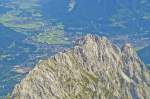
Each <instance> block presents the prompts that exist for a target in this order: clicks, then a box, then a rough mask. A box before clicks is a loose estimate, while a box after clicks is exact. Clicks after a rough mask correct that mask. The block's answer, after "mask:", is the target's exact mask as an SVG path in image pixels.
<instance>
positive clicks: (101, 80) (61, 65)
mask: <svg viewBox="0 0 150 99" xmlns="http://www.w3.org/2000/svg"><path fill="white" fill-rule="evenodd" d="M149 77H150V74H149V72H148V71H147V70H146V68H145V65H144V64H143V62H142V61H141V60H140V59H139V57H138V56H137V54H136V53H135V52H134V49H133V47H132V46H131V45H130V44H126V45H125V46H123V47H122V48H119V47H118V46H116V45H114V44H112V43H111V42H110V41H109V40H108V39H107V38H106V37H96V36H93V35H87V36H85V37H83V38H81V39H79V40H77V42H76V45H75V47H74V48H71V49H68V50H66V51H65V52H60V53H58V54H56V55H55V56H52V57H51V58H49V59H47V60H42V61H40V62H39V63H38V64H37V66H36V67H35V68H34V69H33V70H32V71H31V72H30V73H29V74H28V75H27V76H26V77H25V78H24V79H23V80H22V81H21V82H20V84H18V85H16V87H15V88H14V90H13V92H12V98H13V99H148V98H149V97H150V85H149V83H150V78H149Z"/></svg>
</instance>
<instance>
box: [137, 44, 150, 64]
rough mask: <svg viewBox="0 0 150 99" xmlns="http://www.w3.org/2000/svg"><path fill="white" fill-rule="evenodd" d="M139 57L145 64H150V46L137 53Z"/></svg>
mask: <svg viewBox="0 0 150 99" xmlns="http://www.w3.org/2000/svg"><path fill="white" fill-rule="evenodd" d="M138 54H139V56H140V57H141V58H142V59H143V61H144V62H145V63H146V64H150V46H148V47H145V48H144V49H142V50H139V51H138Z"/></svg>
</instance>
